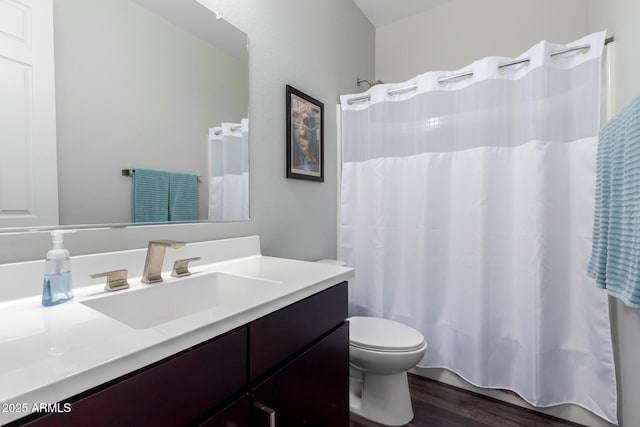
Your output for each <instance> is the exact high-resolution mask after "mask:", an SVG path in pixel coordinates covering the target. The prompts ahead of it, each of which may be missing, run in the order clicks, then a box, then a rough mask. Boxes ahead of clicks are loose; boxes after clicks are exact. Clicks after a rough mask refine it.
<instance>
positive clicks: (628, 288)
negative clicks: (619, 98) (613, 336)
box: [587, 98, 640, 308]
mask: <svg viewBox="0 0 640 427" xmlns="http://www.w3.org/2000/svg"><path fill="white" fill-rule="evenodd" d="M587 274H588V275H589V276H590V277H593V278H594V279H595V280H596V284H597V286H598V287H600V288H603V289H606V290H607V292H608V293H609V294H611V295H613V296H615V297H617V298H619V299H621V300H622V301H623V302H624V303H625V304H626V305H628V306H630V307H636V308H640V98H636V99H635V100H634V101H633V102H632V103H631V104H629V105H627V106H626V107H625V108H623V109H622V111H620V113H619V114H617V115H616V116H615V117H614V118H613V119H611V120H610V121H609V122H608V123H607V124H606V125H605V126H604V127H603V128H602V130H601V131H600V140H599V143H598V156H597V167H596V209H595V218H594V225H593V242H592V252H591V260H590V261H589V266H588V269H587Z"/></svg>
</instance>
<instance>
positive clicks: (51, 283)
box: [42, 230, 73, 306]
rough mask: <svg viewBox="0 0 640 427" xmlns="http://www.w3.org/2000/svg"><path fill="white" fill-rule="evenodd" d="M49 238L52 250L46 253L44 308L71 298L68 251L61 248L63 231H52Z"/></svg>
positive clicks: (71, 288)
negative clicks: (51, 242) (51, 241)
mask: <svg viewBox="0 0 640 427" xmlns="http://www.w3.org/2000/svg"><path fill="white" fill-rule="evenodd" d="M51 237H52V240H53V248H52V249H51V250H49V252H47V259H46V261H45V272H44V283H43V286H42V305H44V306H51V305H57V304H61V303H63V302H65V301H68V300H70V299H71V298H73V287H72V285H71V262H70V260H69V251H68V250H66V249H64V248H63V247H62V242H63V239H64V231H62V230H53V231H52V232H51Z"/></svg>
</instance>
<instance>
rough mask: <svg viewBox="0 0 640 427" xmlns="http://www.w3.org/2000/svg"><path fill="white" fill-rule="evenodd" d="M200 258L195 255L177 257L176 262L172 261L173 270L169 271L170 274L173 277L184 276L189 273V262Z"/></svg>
mask: <svg viewBox="0 0 640 427" xmlns="http://www.w3.org/2000/svg"><path fill="white" fill-rule="evenodd" d="M199 259H200V257H199V256H198V257H195V258H186V259H179V260H177V261H176V262H174V263H173V271H172V272H171V275H172V276H173V277H185V276H188V275H190V274H191V272H190V271H189V263H190V262H192V261H198V260H199Z"/></svg>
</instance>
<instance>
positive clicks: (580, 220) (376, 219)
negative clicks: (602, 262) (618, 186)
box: [340, 33, 617, 423]
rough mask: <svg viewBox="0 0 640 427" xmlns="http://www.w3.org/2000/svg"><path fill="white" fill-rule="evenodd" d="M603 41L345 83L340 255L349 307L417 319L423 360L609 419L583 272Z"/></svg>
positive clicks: (600, 350)
mask: <svg viewBox="0 0 640 427" xmlns="http://www.w3.org/2000/svg"><path fill="white" fill-rule="evenodd" d="M583 44H589V45H590V46H591V47H590V49H588V51H587V50H586V49H585V50H582V51H578V52H570V53H566V54H560V55H554V56H551V55H550V54H551V53H552V52H556V51H558V50H560V49H563V48H566V47H567V46H578V45H583ZM603 44H604V33H600V34H593V35H591V36H588V37H585V38H583V39H581V40H578V41H576V42H574V43H570V44H569V45H558V44H551V43H547V42H541V43H539V44H537V45H535V46H533V47H532V48H531V49H530V50H529V51H527V52H526V53H524V54H523V55H521V56H520V57H519V58H527V57H528V58H530V61H529V62H528V63H524V64H519V65H514V66H508V67H502V68H499V67H498V65H500V64H503V63H505V62H507V61H511V60H512V58H498V57H489V58H484V59H482V60H480V61H477V62H475V63H473V64H471V65H470V66H469V67H466V68H464V69H462V70H459V71H454V72H429V73H426V74H422V75H420V76H417V77H416V78H415V79H411V80H410V81H408V82H405V83H402V84H396V85H388V84H387V85H379V86H375V87H373V88H372V89H370V90H369V92H368V93H367V94H368V95H369V96H370V99H365V100H361V101H355V102H352V103H350V102H349V100H352V99H353V98H356V97H360V98H361V95H345V96H342V97H341V105H342V141H343V170H342V190H341V194H342V195H341V226H340V233H341V237H340V258H341V259H342V260H344V261H346V262H347V264H348V265H350V266H353V267H355V270H356V277H355V279H354V280H353V281H352V282H351V283H350V312H351V314H352V315H372V316H381V317H385V318H390V319H395V320H398V321H401V322H403V323H405V324H408V325H410V326H413V327H415V328H416V329H418V330H420V331H421V332H422V333H423V334H424V335H425V338H426V340H427V342H428V344H429V347H428V350H427V353H426V355H425V357H424V359H423V360H422V361H421V363H420V364H419V366H422V367H443V368H447V369H450V370H452V371H454V372H456V373H458V374H459V375H461V376H462V377H463V378H465V379H466V380H468V381H469V382H471V383H473V384H475V385H478V386H481V387H492V388H501V389H510V390H513V391H515V392H517V393H518V394H519V395H520V396H522V397H523V398H524V399H526V400H527V401H528V402H530V403H532V404H533V405H536V406H551V405H557V404H562V403H575V404H577V405H580V406H582V407H584V408H586V409H588V410H590V411H592V412H594V413H595V414H597V415H599V416H600V417H602V418H604V419H606V420H608V421H611V422H613V423H617V415H616V411H617V405H616V383H615V369H614V362H613V353H612V346H611V336H610V326H609V313H608V303H607V297H606V295H605V293H604V292H602V291H601V290H599V289H597V288H596V287H595V285H594V283H593V281H592V280H591V279H589V278H588V277H587V276H586V274H585V271H586V266H587V263H588V260H589V255H590V250H591V246H590V244H591V243H590V242H591V234H592V225H593V214H594V177H595V156H596V146H597V132H598V129H599V118H600V109H599V108H600V77H601V76H600V74H601V71H600V70H601V68H600V67H601V55H602V51H603ZM470 70H472V71H473V76H472V77H471V78H458V79H452V80H448V81H445V82H443V83H439V82H438V79H439V78H441V77H443V76H447V75H452V74H457V73H461V72H466V71H470ZM414 85H416V86H417V87H416V88H413V86H414ZM403 88H404V89H403ZM394 89H399V90H396V91H395V93H394V91H393V90H394ZM389 90H391V91H392V92H391V93H389V92H388V91H389Z"/></svg>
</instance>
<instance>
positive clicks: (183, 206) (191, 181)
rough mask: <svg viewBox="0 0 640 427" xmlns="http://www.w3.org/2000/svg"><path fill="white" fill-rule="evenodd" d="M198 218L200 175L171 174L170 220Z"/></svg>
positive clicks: (192, 219) (193, 219)
mask: <svg viewBox="0 0 640 427" xmlns="http://www.w3.org/2000/svg"><path fill="white" fill-rule="evenodd" d="M197 219H198V176H197V175H193V174H190V173H170V174H169V221H195V220H197Z"/></svg>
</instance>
